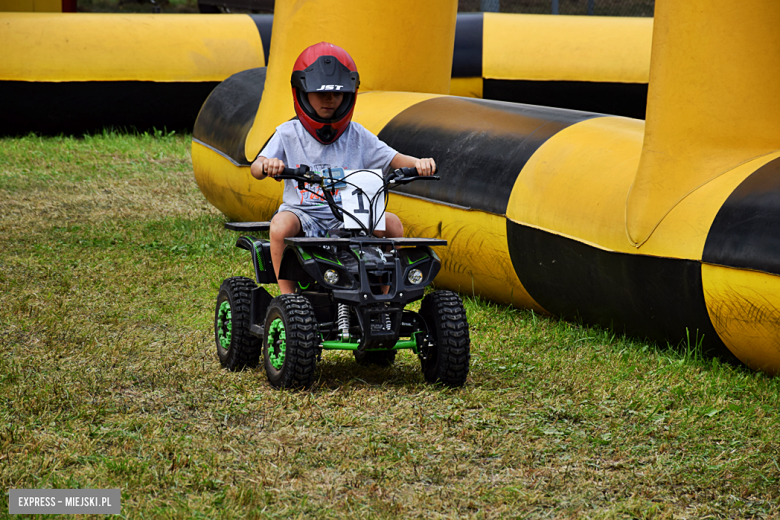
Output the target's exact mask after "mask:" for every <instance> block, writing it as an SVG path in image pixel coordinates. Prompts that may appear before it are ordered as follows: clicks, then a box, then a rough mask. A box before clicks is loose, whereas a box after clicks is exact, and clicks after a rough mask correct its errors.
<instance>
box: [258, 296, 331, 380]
mask: <svg viewBox="0 0 780 520" xmlns="http://www.w3.org/2000/svg"><path fill="white" fill-rule="evenodd" d="M318 338H319V334H318V330H317V318H316V316H315V315H314V308H313V307H312V306H311V303H309V300H307V299H306V298H304V297H303V296H300V295H297V294H282V295H281V296H278V297H276V298H274V299H273V300H271V303H270V304H269V305H268V313H267V314H266V318H265V334H264V337H263V359H264V361H265V373H266V375H267V376H268V381H269V382H270V383H271V386H274V387H276V388H308V387H310V386H311V385H312V383H313V382H314V369H315V368H316V366H317V347H318V346H319V340H318Z"/></svg>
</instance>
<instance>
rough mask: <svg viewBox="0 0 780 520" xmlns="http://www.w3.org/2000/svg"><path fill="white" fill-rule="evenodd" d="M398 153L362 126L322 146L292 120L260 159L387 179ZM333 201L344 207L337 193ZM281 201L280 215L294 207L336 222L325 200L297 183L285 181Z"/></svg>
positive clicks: (278, 130) (353, 126)
mask: <svg viewBox="0 0 780 520" xmlns="http://www.w3.org/2000/svg"><path fill="white" fill-rule="evenodd" d="M396 153H398V152H396V151H395V150H394V149H392V148H391V147H390V146H388V145H387V144H385V143H384V142H382V141H380V140H379V138H378V137H377V136H375V135H374V134H372V133H371V132H369V131H368V130H366V129H365V128H364V127H363V126H362V125H361V124H359V123H355V122H352V123H350V124H349V127H347V129H346V130H345V131H344V133H343V134H342V135H341V137H339V138H338V139H337V140H336V141H335V142H334V143H331V144H322V143H320V142H319V141H317V140H316V139H314V138H313V137H312V136H311V135H310V134H309V132H307V131H306V129H305V128H304V127H303V125H302V124H301V122H300V121H298V120H293V121H287V122H286V123H282V124H281V125H279V126H278V127H277V128H276V133H275V134H274V135H273V137H271V139H270V140H269V141H268V144H266V145H265V148H263V149H262V150H261V151H260V153H259V154H258V155H261V156H263V157H267V158H269V159H270V158H274V159H281V160H282V161H284V164H285V165H286V166H287V167H288V168H297V167H298V166H300V165H301V164H305V165H307V166H308V167H309V168H310V169H311V170H313V171H323V170H325V169H326V168H343V169H345V170H359V169H361V168H366V169H380V168H381V169H382V172H383V173H384V174H385V175H386V174H387V173H388V171H389V169H390V162H391V161H392V160H393V157H395V155H396ZM309 189H311V190H312V191H314V192H317V193H320V194H321V193H322V190H321V188H320V187H319V186H317V187H314V186H309ZM333 198H334V200H335V201H336V203H337V204H339V205H341V194H339V193H336V194H334V197H333ZM282 200H283V203H282V206H281V207H280V208H279V211H285V206H292V207H293V208H295V209H297V210H303V211H305V212H306V213H308V214H309V215H311V216H312V217H314V218H316V219H332V218H333V213H332V212H331V210H330V208H329V207H328V205H327V203H325V202H324V200H323V198H322V196H321V195H315V194H312V193H310V192H308V191H301V190H299V189H298V182H297V181H292V180H289V179H285V180H284V195H283V198H282Z"/></svg>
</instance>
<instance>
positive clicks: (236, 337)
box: [214, 276, 262, 371]
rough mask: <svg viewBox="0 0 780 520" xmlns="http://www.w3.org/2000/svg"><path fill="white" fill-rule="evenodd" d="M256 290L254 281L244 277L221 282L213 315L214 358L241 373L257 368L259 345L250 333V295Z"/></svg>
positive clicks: (224, 365) (257, 339) (225, 366)
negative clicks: (244, 369) (215, 349)
mask: <svg viewBox="0 0 780 520" xmlns="http://www.w3.org/2000/svg"><path fill="white" fill-rule="evenodd" d="M255 287H257V285H256V284H255V282H254V281H252V280H251V279H249V278H245V277H243V276H236V277H233V278H228V279H227V280H225V281H224V282H222V286H221V287H220V288H219V295H218V296H217V308H216V310H215V312H214V339H215V340H216V342H217V357H219V362H220V363H221V364H222V366H223V367H224V368H227V369H228V370H233V371H237V370H241V369H243V368H244V367H254V366H257V363H258V361H259V360H260V350H261V347H262V342H261V341H260V338H257V337H255V336H254V335H252V334H250V332H249V328H250V327H251V326H252V323H251V311H250V308H251V302H252V299H251V294H252V289H254V288H255Z"/></svg>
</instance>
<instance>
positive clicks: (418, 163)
mask: <svg viewBox="0 0 780 520" xmlns="http://www.w3.org/2000/svg"><path fill="white" fill-rule="evenodd" d="M414 167H415V168H417V173H418V174H419V175H422V176H423V177H427V176H429V175H433V174H434V173H436V161H434V160H433V159H431V158H426V159H416V160H415V161H414Z"/></svg>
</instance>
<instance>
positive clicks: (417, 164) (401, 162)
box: [390, 153, 436, 177]
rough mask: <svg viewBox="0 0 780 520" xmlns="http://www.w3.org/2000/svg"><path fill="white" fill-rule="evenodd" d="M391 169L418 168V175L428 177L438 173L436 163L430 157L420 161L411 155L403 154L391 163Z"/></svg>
mask: <svg viewBox="0 0 780 520" xmlns="http://www.w3.org/2000/svg"><path fill="white" fill-rule="evenodd" d="M390 168H392V169H393V170H397V169H398V168H417V173H419V174H420V175H422V176H425V177H427V176H428V175H433V174H434V173H436V161H434V160H433V159H431V158H430V157H428V158H425V159H418V158H417V157H412V156H411V155H404V154H402V153H397V154H395V157H393V160H392V161H390Z"/></svg>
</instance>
